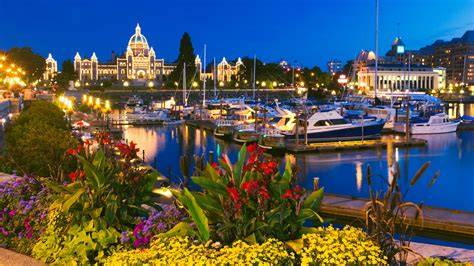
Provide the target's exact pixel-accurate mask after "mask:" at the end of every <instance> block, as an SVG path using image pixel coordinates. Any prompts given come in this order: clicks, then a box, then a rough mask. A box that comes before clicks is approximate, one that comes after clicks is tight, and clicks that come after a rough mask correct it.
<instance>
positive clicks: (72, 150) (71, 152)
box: [66, 148, 77, 155]
mask: <svg viewBox="0 0 474 266" xmlns="http://www.w3.org/2000/svg"><path fill="white" fill-rule="evenodd" d="M66 154H67V155H76V154H77V151H76V150H75V149H73V148H69V149H67V151H66Z"/></svg>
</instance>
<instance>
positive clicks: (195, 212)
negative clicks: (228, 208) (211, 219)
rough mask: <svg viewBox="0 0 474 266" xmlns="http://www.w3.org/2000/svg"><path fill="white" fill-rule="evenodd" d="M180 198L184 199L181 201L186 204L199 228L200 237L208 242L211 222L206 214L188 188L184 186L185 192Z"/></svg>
mask: <svg viewBox="0 0 474 266" xmlns="http://www.w3.org/2000/svg"><path fill="white" fill-rule="evenodd" d="M180 198H181V201H182V202H181V203H182V204H183V205H184V206H186V210H187V211H188V213H189V215H190V216H191V218H192V219H193V221H194V223H195V224H196V227H197V228H198V231H199V237H200V238H201V240H202V241H204V242H206V241H207V240H209V224H208V220H207V217H206V215H205V214H204V212H203V210H202V209H201V207H200V206H199V204H198V203H197V202H196V199H195V198H194V196H193V194H191V192H189V190H188V189H187V188H184V190H183V194H182V196H181V197H180Z"/></svg>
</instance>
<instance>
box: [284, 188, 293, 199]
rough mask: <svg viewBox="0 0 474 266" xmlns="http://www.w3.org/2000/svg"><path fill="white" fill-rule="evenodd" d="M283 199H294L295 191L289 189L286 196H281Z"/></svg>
mask: <svg viewBox="0 0 474 266" xmlns="http://www.w3.org/2000/svg"><path fill="white" fill-rule="evenodd" d="M281 198H282V199H292V198H293V191H291V189H287V190H286V191H285V194H283V195H281Z"/></svg>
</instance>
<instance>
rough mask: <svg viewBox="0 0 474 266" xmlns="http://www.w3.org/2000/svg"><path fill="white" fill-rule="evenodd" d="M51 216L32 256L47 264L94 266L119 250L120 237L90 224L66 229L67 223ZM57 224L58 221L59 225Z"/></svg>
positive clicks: (113, 232) (110, 230)
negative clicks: (89, 265)
mask: <svg viewBox="0 0 474 266" xmlns="http://www.w3.org/2000/svg"><path fill="white" fill-rule="evenodd" d="M64 219H65V218H64V217H61V215H57V214H56V215H54V216H53V217H52V221H51V222H50V225H49V226H48V228H47V230H46V232H45V233H44V235H43V236H42V237H41V238H40V240H39V241H38V243H36V245H35V246H34V248H33V256H34V257H35V258H37V259H39V260H41V261H43V262H45V263H48V264H60V265H71V264H81V265H87V264H93V263H94V262H100V261H101V260H103V259H104V258H105V257H106V256H109V255H111V254H112V253H113V251H114V250H116V249H118V248H119V239H120V233H119V232H118V231H117V230H116V229H114V228H112V227H107V228H102V227H101V226H100V225H97V224H95V223H94V222H93V221H91V222H89V224H87V225H77V224H74V225H72V226H71V227H69V228H68V227H66V225H65V224H66V222H67V220H64ZM58 220H59V221H58Z"/></svg>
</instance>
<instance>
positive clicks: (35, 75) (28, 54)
mask: <svg viewBox="0 0 474 266" xmlns="http://www.w3.org/2000/svg"><path fill="white" fill-rule="evenodd" d="M7 57H8V58H9V61H10V62H12V63H15V64H17V65H19V66H21V67H22V68H23V70H25V72H26V74H25V80H26V82H33V81H35V80H38V79H41V77H42V76H43V73H44V71H45V69H46V62H45V59H44V57H42V56H41V55H39V54H36V53H34V52H33V50H32V49H31V48H30V47H13V48H11V49H10V50H9V51H8V53H7Z"/></svg>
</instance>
